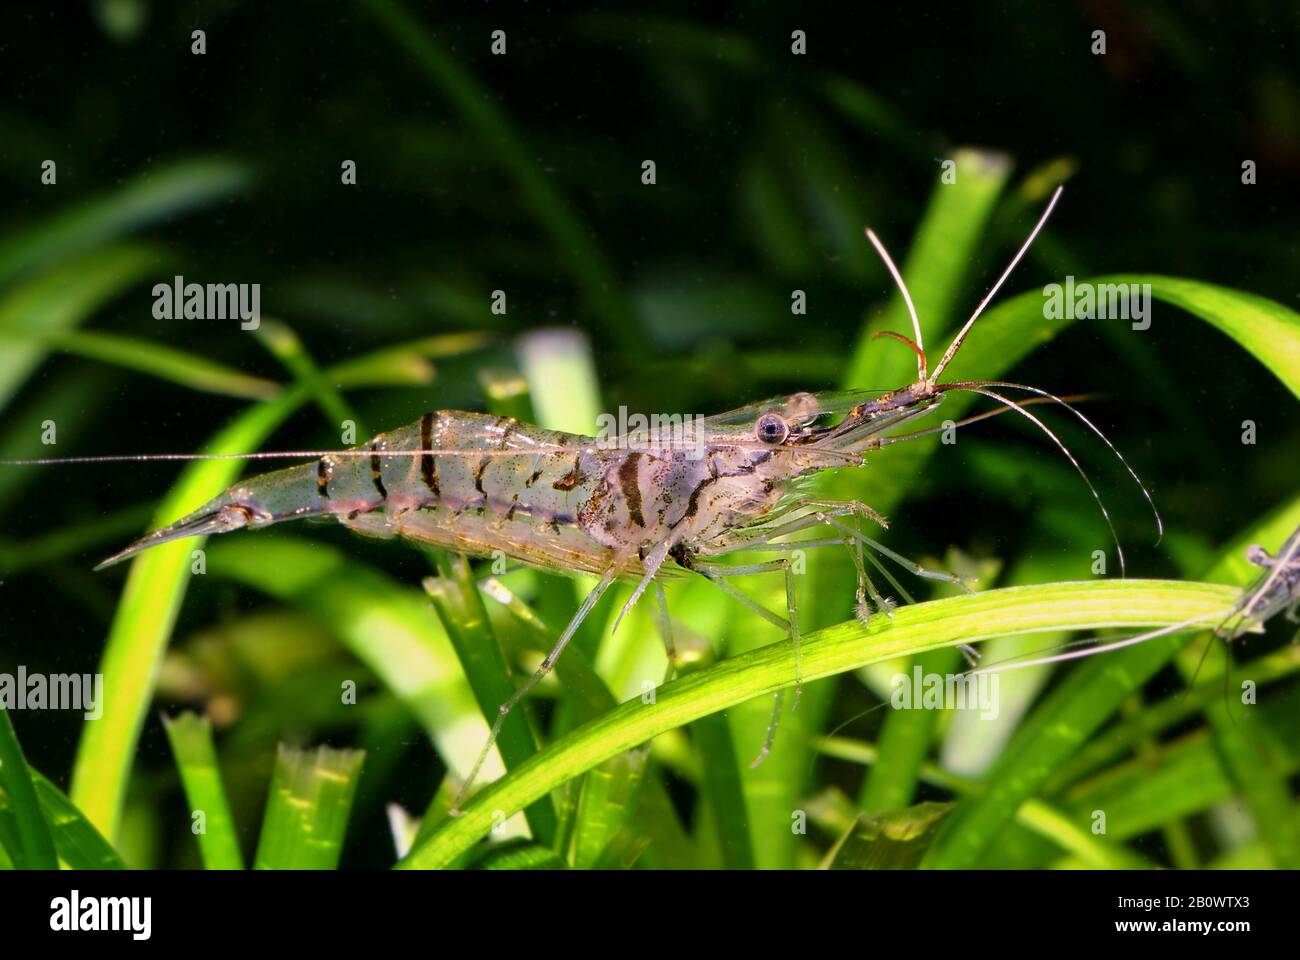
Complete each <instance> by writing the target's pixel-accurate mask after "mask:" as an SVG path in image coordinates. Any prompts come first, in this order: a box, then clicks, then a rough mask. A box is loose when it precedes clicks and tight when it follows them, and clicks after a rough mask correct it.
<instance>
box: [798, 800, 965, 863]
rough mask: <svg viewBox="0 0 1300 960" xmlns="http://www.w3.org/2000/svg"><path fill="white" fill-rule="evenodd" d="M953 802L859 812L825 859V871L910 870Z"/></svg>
mask: <svg viewBox="0 0 1300 960" xmlns="http://www.w3.org/2000/svg"><path fill="white" fill-rule="evenodd" d="M951 809H952V804H951V803H918V804H917V805H916V806H914V807H906V808H903V809H900V810H882V811H881V812H879V813H876V814H866V813H859V814H858V816H857V819H856V820H854V821H853V824H852V825H851V826H850V827H849V829H848V831H847V832H846V833H845V834H844V835H843V836H842V837H840V839H839V840H838V841H836V843H835V846H833V847H831V849H830V851H829V852H828V853H827V854H826V857H825V859H823V860H822V868H823V869H825V870H907V869H910V868H912V867H915V866H916V865H917V864H918V863H919V862H920V861H921V855H922V854H924V853H925V848H926V847H927V846H928V845H929V843H930V841H931V840H932V839H933V837H934V829H935V826H936V825H937V824H938V822H939V821H940V820H941V819H942V818H943V817H944V815H945V814H947V813H948V811H949V810H951Z"/></svg>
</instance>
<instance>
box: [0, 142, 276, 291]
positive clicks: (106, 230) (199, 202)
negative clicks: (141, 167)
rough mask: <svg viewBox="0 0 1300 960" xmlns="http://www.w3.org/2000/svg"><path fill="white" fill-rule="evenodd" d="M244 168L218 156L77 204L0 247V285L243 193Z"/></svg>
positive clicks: (13, 235) (246, 175) (157, 172)
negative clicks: (170, 218)
mask: <svg viewBox="0 0 1300 960" xmlns="http://www.w3.org/2000/svg"><path fill="white" fill-rule="evenodd" d="M250 180H251V178H250V176H249V172H248V170H247V168H246V167H244V166H243V165H242V164H239V163H236V162H234V161H231V160H226V159H221V158H217V157H209V158H199V159H193V160H185V161H182V162H180V163H176V164H172V165H170V166H166V167H160V168H156V169H152V170H150V171H149V172H147V173H144V174H142V175H141V176H139V177H137V178H136V179H135V180H133V181H132V182H131V183H129V184H127V185H126V186H125V187H122V188H119V189H117V190H114V191H112V192H110V193H107V194H104V195H102V196H100V197H96V198H93V199H90V200H81V201H78V202H76V203H75V204H74V205H72V206H70V207H69V208H68V209H67V210H65V211H63V212H62V213H59V214H57V215H55V216H53V217H51V218H49V219H47V220H45V221H42V222H41V223H39V224H37V225H35V226H33V227H30V228H28V229H26V230H20V231H16V232H14V233H10V234H9V235H8V236H7V237H6V239H5V241H4V242H3V243H2V244H0V284H5V283H8V282H9V281H10V280H12V279H13V278H14V277H16V276H18V275H19V274H21V273H23V272H24V271H27V270H32V269H36V268H39V267H41V266H42V265H45V264H51V263H55V262H57V261H61V260H65V259H67V258H69V257H72V256H76V255H78V254H81V253H84V252H86V251H88V250H91V249H93V248H95V247H98V246H100V245H101V244H103V243H105V242H107V241H108V240H111V239H113V238H114V237H119V236H122V235H124V234H126V233H129V232H130V231H132V230H136V229H138V228H140V227H144V226H148V225H149V224H152V223H157V222H159V221H161V220H164V219H166V218H168V217H174V216H178V215H180V214H183V213H185V212H186V211H187V210H193V209H195V208H196V207H200V206H203V205H205V204H208V203H212V202H214V201H216V200H220V199H222V198H223V197H228V196H230V195H231V194H233V193H236V192H238V191H240V190H242V189H244V188H245V187H246V186H247V185H248V184H249V182H250Z"/></svg>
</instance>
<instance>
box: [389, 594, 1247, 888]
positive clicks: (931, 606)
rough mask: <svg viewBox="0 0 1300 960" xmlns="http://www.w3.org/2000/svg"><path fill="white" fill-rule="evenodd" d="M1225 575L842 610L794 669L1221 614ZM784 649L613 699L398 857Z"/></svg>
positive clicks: (692, 714)
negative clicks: (884, 614) (855, 614)
mask: <svg viewBox="0 0 1300 960" xmlns="http://www.w3.org/2000/svg"><path fill="white" fill-rule="evenodd" d="M1235 595H1236V594H1235V591H1234V590H1232V588H1230V587H1223V586H1218V585H1210V584H1200V583H1182V582H1174V581H1159V580H1157V581H1140V580H1132V581H1097V582H1089V583H1069V584H1044V585H1041V586H1032V587H1011V588H1007V589H1004V590H990V591H988V592H985V593H980V594H975V595H972V596H963V597H954V598H949V599H944V600H935V601H932V602H930V603H923V604H917V605H914V606H907V607H902V608H900V609H898V610H896V611H895V613H894V617H893V619H892V621H890V620H887V619H885V618H876V619H875V620H874V621H873V622H872V624H870V625H865V624H862V623H861V622H859V621H850V622H846V623H842V624H839V625H837V626H835V627H830V628H827V629H824V630H821V631H817V632H816V633H813V634H810V635H809V636H808V637H806V638H805V643H804V645H803V652H802V671H803V672H802V675H803V677H804V679H805V680H806V681H812V680H816V679H819V678H821V677H827V676H833V675H835V674H838V673H843V672H845V671H847V670H854V669H857V668H858V667H861V666H864V665H865V664H868V663H873V662H877V661H880V660H887V659H890V658H893V657H898V656H900V655H904V654H916V653H920V652H923V651H925V650H932V649H936V648H938V647H942V646H951V645H953V644H956V643H969V642H978V641H979V640H983V639H988V638H990V637H994V636H1003V635H1006V634H1010V633H1032V632H1037V631H1048V630H1059V629H1061V628H1063V627H1067V626H1068V627H1070V628H1072V629H1095V628H1101V627H1155V626H1162V625H1169V624H1172V623H1178V622H1180V621H1182V620H1186V619H1188V618H1190V617H1206V618H1209V617H1212V616H1222V615H1223V614H1225V613H1226V611H1227V610H1228V608H1229V605H1230V604H1231V603H1232V601H1233V599H1234V597H1235ZM794 671H795V660H794V652H793V650H792V649H791V647H790V645H789V644H788V643H776V644H772V645H770V646H767V647H763V648H761V649H758V650H753V651H750V652H748V653H745V654H741V655H739V656H735V657H730V658H728V659H727V660H724V661H722V662H721V663H718V664H716V665H714V666H712V667H709V668H707V669H705V670H701V671H700V672H698V673H694V674H690V675H687V676H685V677H682V678H681V679H679V680H676V681H674V682H672V683H670V684H668V685H666V686H665V687H663V688H662V689H661V690H660V691H659V694H658V697H657V698H656V702H655V703H653V704H644V703H642V702H641V701H639V700H635V701H631V702H629V703H625V704H622V705H621V706H619V707H617V708H616V709H614V710H612V711H610V712H609V713H607V714H605V715H604V716H602V717H599V718H598V719H596V720H594V721H592V722H591V723H588V724H586V725H585V726H583V727H581V728H579V729H578V730H575V731H573V732H572V733H570V734H568V735H566V736H565V737H563V738H561V739H560V740H557V741H555V742H554V743H553V744H551V745H550V746H549V747H548V748H547V749H546V750H544V751H543V752H542V753H539V754H537V755H536V756H534V757H533V758H532V759H530V760H529V761H528V762H527V763H525V764H524V765H523V766H521V767H519V768H518V769H517V770H514V771H512V772H511V774H510V775H509V776H507V777H505V778H503V779H502V780H500V781H498V782H496V783H494V784H492V785H491V786H490V787H488V788H487V789H485V790H484V791H483V792H482V793H481V794H479V795H478V796H477V797H475V798H474V800H473V801H472V802H471V803H469V804H467V806H466V809H465V811H464V815H463V816H461V817H458V818H455V819H454V820H452V821H449V822H447V823H445V824H443V825H442V826H441V827H440V829H439V830H437V831H436V832H435V833H434V834H433V835H432V836H430V837H429V838H427V839H426V840H425V841H424V842H423V843H422V844H421V845H419V846H417V847H416V848H415V849H414V850H413V851H412V852H411V854H410V856H408V857H407V858H406V859H405V860H404V861H403V862H402V864H401V866H405V867H438V866H443V865H445V864H448V863H451V862H452V861H453V860H454V859H455V858H456V857H457V856H458V855H459V854H460V853H461V852H463V851H464V850H467V849H469V847H470V846H472V844H473V843H474V842H475V840H477V839H478V838H479V837H481V836H483V835H484V834H485V833H487V831H488V830H490V829H491V827H492V824H493V812H494V811H498V810H500V811H504V812H506V813H507V814H509V813H512V812H514V811H517V810H519V809H521V808H522V807H523V806H525V805H527V804H528V803H531V802H532V801H533V800H535V799H536V798H537V797H539V796H542V795H544V794H545V793H547V792H549V791H550V790H552V789H554V788H555V787H556V786H558V785H559V784H561V783H564V782H566V781H567V780H570V779H572V778H573V777H575V776H577V775H578V774H580V773H582V772H584V771H586V770H589V769H591V768H592V767H593V766H595V765H596V764H597V763H600V762H601V761H603V760H606V759H608V758H609V757H611V756H613V755H614V754H616V753H619V752H621V751H623V750H626V749H629V748H631V747H633V746H635V745H637V744H639V743H644V742H645V741H646V740H648V739H650V738H652V737H654V736H656V735H657V734H659V733H662V732H663V731H665V730H670V729H673V728H674V727H679V726H681V725H682V724H685V723H689V722H690V721H692V720H695V719H698V718H699V717H702V716H707V715H708V714H710V713H716V712H717V711H719V710H725V709H727V708H728V707H731V706H733V705H735V704H737V703H741V702H744V701H746V700H750V699H752V698H754V697H759V696H763V695H764V694H770V693H772V692H773V691H775V690H776V689H778V688H781V687H787V686H790V685H791V684H793V682H794V679H795V677H794Z"/></svg>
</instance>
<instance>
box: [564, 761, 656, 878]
mask: <svg viewBox="0 0 1300 960" xmlns="http://www.w3.org/2000/svg"><path fill="white" fill-rule="evenodd" d="M649 754H650V751H649V750H648V749H645V748H642V749H637V750H628V751H627V752H625V753H621V754H618V755H617V756H615V757H611V758H610V759H609V760H606V761H605V762H604V763H602V764H601V765H600V766H598V767H597V768H596V769H594V770H592V771H591V773H589V774H587V776H585V777H583V779H582V791H581V793H580V794H579V796H578V810H577V813H576V815H575V816H574V829H573V836H572V840H571V841H570V847H569V850H570V853H569V859H570V861H571V862H572V864H573V865H574V866H575V867H577V868H579V869H586V868H589V867H594V866H595V865H596V863H597V862H598V861H599V860H600V858H601V857H602V856H603V855H604V854H605V852H606V850H607V849H608V848H609V845H610V844H611V843H612V842H613V841H614V838H615V837H616V836H617V835H618V834H619V833H620V832H622V830H623V829H624V828H625V827H626V826H627V825H628V823H630V822H631V820H632V817H633V814H634V812H635V810H636V804H637V801H638V799H639V798H640V794H641V784H642V781H643V779H644V774H645V766H646V760H647V759H648V758H649Z"/></svg>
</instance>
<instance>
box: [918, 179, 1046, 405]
mask: <svg viewBox="0 0 1300 960" xmlns="http://www.w3.org/2000/svg"><path fill="white" fill-rule="evenodd" d="M1064 189H1065V188H1064V187H1057V188H1056V190H1054V191H1053V192H1052V199H1051V200H1049V201H1048V203H1047V209H1046V210H1044V211H1043V215H1042V216H1041V217H1039V218H1038V223H1037V224H1036V225H1035V226H1034V229H1033V232H1031V233H1030V234H1029V239H1027V240H1026V241H1025V242H1024V243H1023V244H1021V247H1020V249H1019V250H1018V251H1016V255H1015V256H1014V257H1013V258H1012V259H1011V263H1010V264H1008V265H1007V268H1006V269H1005V270H1004V271H1002V276H1000V277H998V282H997V283H995V284H993V289H991V290H990V291H989V292H988V293H987V294H985V296H984V299H983V300H981V301H980V303H979V306H978V307H976V308H975V312H974V313H972V314H971V317H970V319H969V320H967V321H966V325H965V326H964V327H962V328H961V330H960V331H959V332H958V334H957V336H955V337H953V340H952V343H950V344H949V345H948V349H947V350H946V351H945V352H944V355H943V359H942V360H940V361H939V365H938V366H937V367H935V368H934V376H932V377H931V378H930V382H931V383H934V382H935V381H936V380H938V379H939V374H941V373H943V368H944V367H946V366H947V365H948V361H949V360H951V359H952V358H953V357H954V356H955V355H956V353H957V351H958V350H959V349H961V345H962V341H963V340H965V339H966V334H967V333H969V332H970V328H971V327H972V326H973V325H974V324H975V321H976V320H978V319H979V315H980V314H981V313H983V312H984V308H985V307H987V306H988V305H989V301H990V300H992V299H993V298H994V297H995V296H997V292H998V291H999V290H1001V289H1002V284H1004V283H1006V282H1007V278H1008V277H1009V276H1011V271H1012V270H1014V269H1016V264H1018V263H1019V262H1020V258H1021V257H1023V256H1024V255H1025V253H1026V251H1028V250H1029V248H1030V246H1031V245H1032V244H1033V242H1034V238H1035V237H1037V236H1038V232H1039V231H1040V230H1042V229H1043V225H1044V224H1045V223H1047V218H1048V217H1050V216H1051V215H1052V208H1053V207H1055V206H1056V201H1057V200H1059V199H1060V198H1061V191H1062V190H1064Z"/></svg>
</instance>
